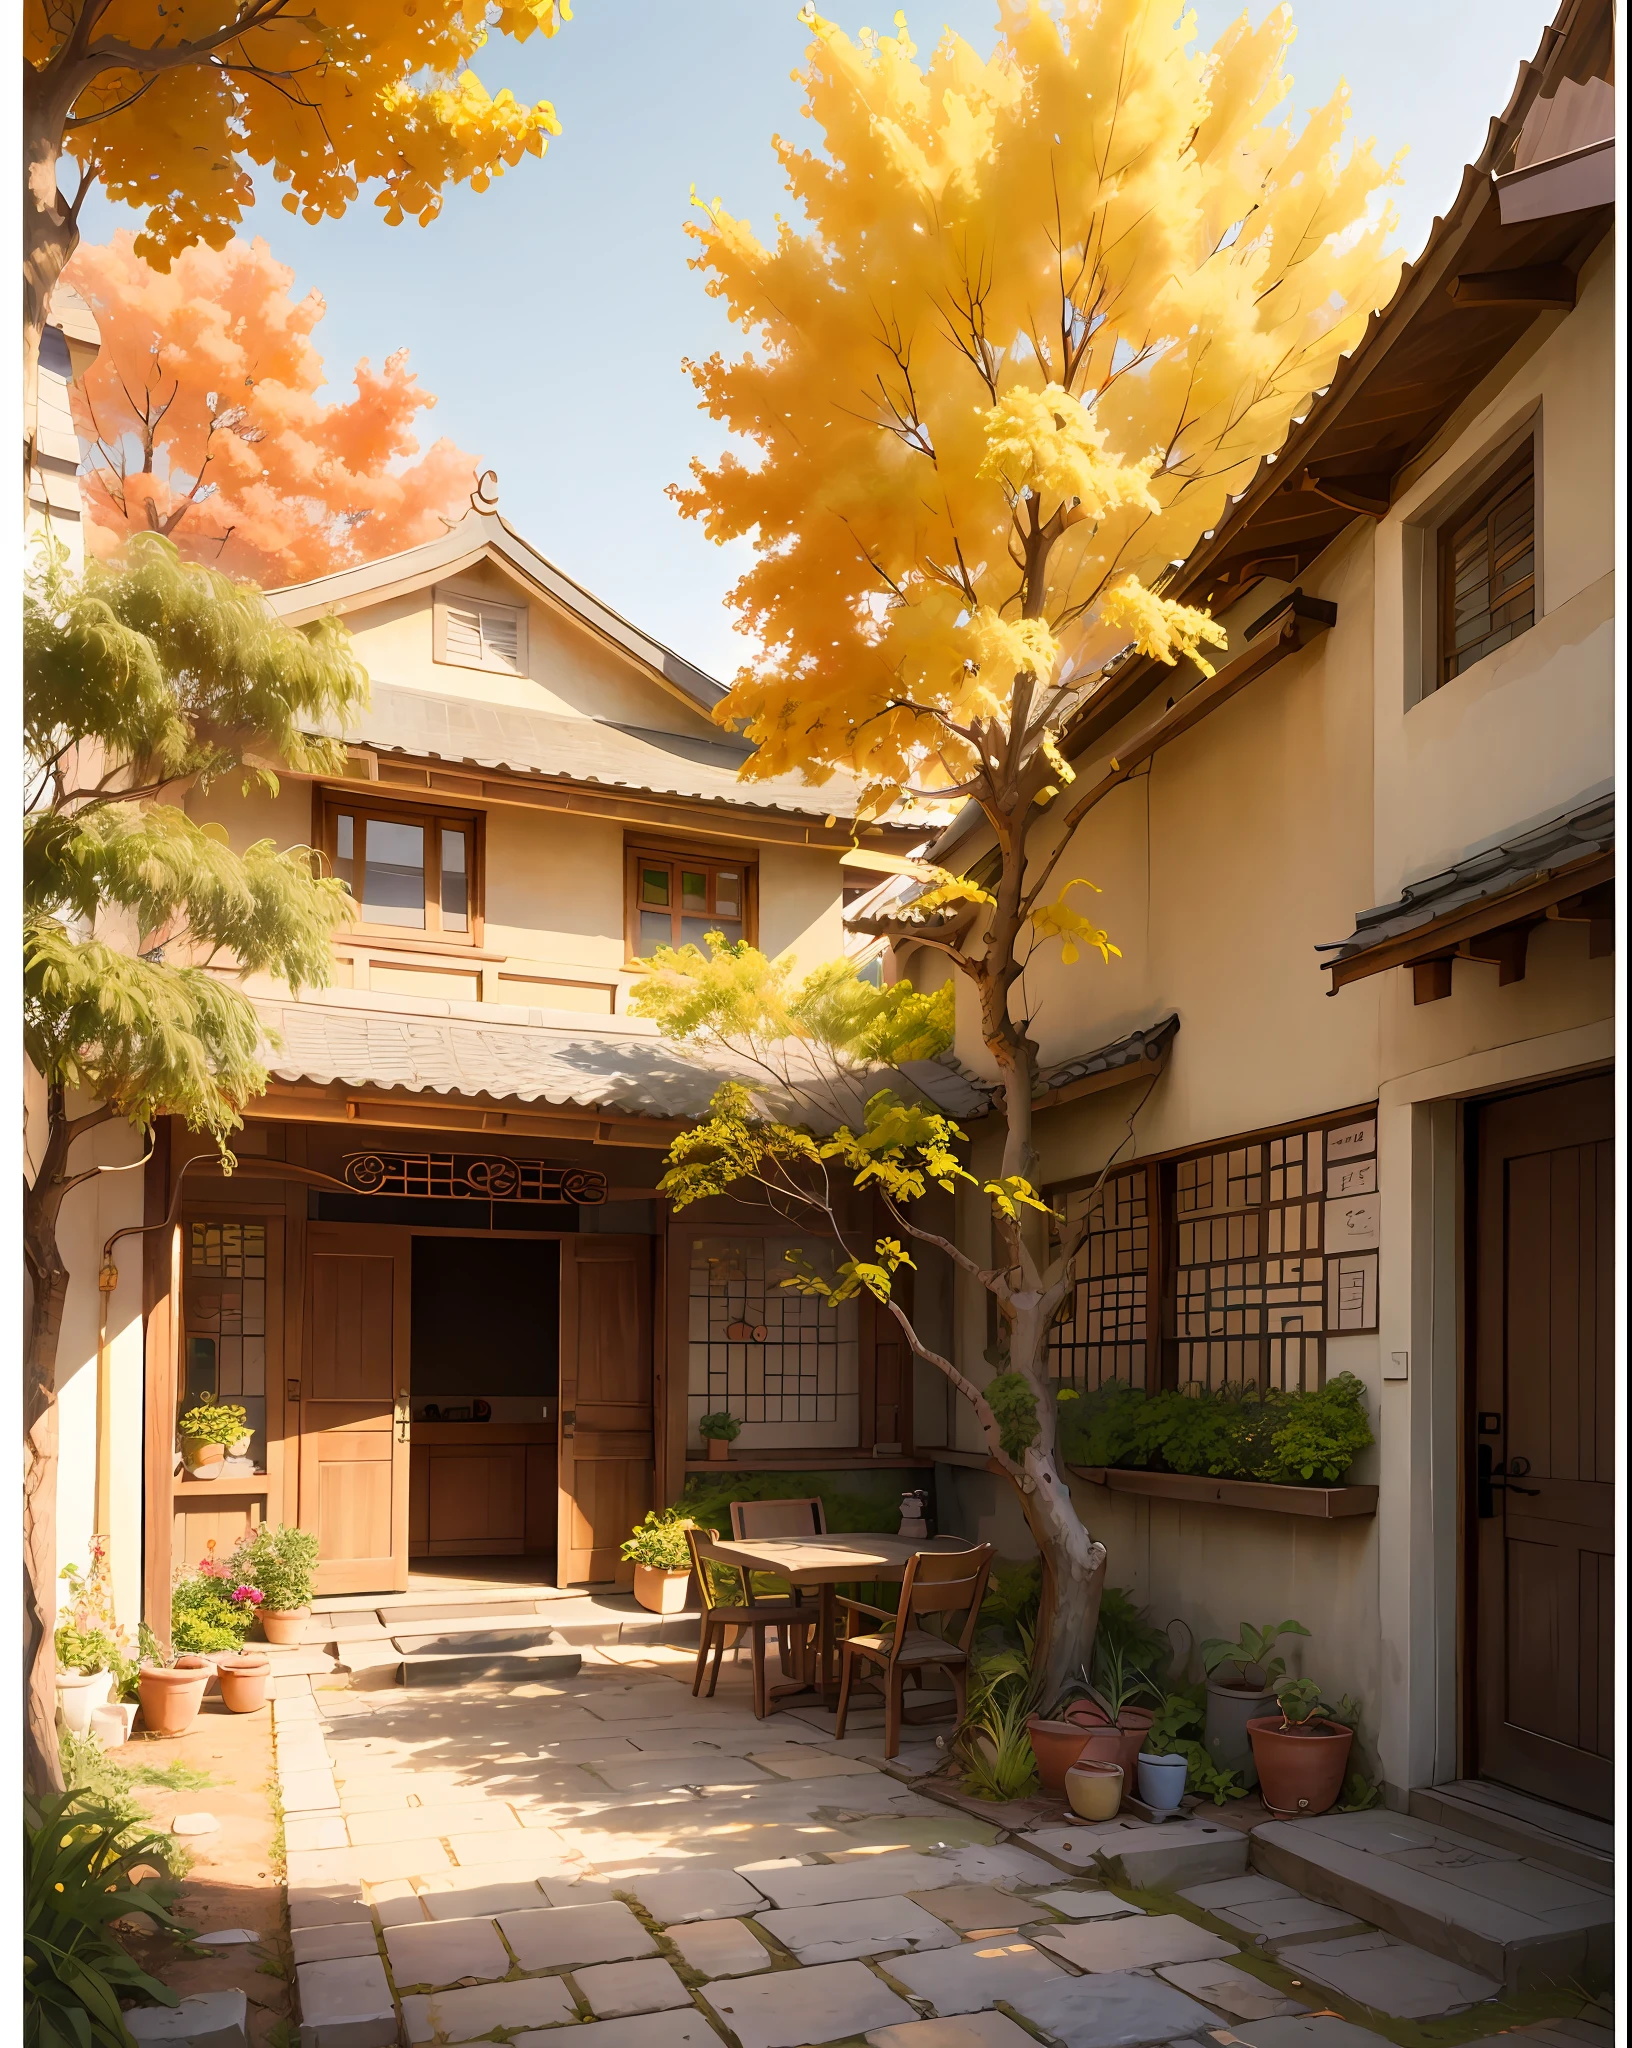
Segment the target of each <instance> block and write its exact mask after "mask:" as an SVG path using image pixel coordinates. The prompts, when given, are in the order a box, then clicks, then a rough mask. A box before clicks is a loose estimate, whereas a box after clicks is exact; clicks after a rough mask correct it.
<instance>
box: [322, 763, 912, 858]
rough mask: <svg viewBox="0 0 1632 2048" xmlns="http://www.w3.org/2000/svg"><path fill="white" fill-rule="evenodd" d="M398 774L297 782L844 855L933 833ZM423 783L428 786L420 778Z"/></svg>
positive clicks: (438, 770)
mask: <svg viewBox="0 0 1632 2048" xmlns="http://www.w3.org/2000/svg"><path fill="white" fill-rule="evenodd" d="M381 765H382V767H384V766H390V767H392V768H395V769H397V770H399V771H402V772H399V773H398V774H394V775H390V776H387V775H383V774H382V775H381V776H380V778H379V780H378V781H368V782H364V781H362V780H361V779H357V780H352V779H351V778H348V777H342V776H328V775H318V776H312V777H309V778H302V777H298V776H297V777H293V778H291V779H294V780H303V779H305V780H311V781H315V782H320V783H322V784H323V785H324V786H325V787H326V788H328V789H332V790H333V791H335V792H336V793H337V794H338V793H342V792H343V793H344V794H346V795H348V796H355V797H356V798H357V800H358V801H365V800H366V799H365V798H363V797H362V796H360V795H359V794H358V793H359V792H360V791H363V790H366V791H368V792H369V793H370V794H372V795H375V796H376V797H377V798H378V797H386V798H391V797H397V796H400V797H404V798H406V799H408V800H409V801H410V802H412V801H414V800H415V799H416V798H423V799H425V800H427V801H430V802H435V801H437V800H438V799H440V800H441V801H443V802H446V801H447V800H448V798H449V797H453V798H459V797H465V798H471V799H475V800H479V801H482V802H485V803H497V804H514V805H516V806H517V807H518V808H520V809H526V810H540V811H553V812H555V813H557V814H560V815H565V816H569V817H590V818H609V819H612V820H614V821H616V822H618V823H621V824H625V825H638V826H643V827H645V828H647V829H649V830H654V831H667V832H704V833H707V834H708V835H709V836H710V837H712V838H715V839H743V840H752V841H759V842H762V843H765V844H772V845H780V846H815V847H830V848H831V849H832V850H833V851H834V852H842V851H843V850H844V849H845V848H846V847H848V846H851V845H853V844H858V843H859V844H860V845H862V846H870V847H876V848H879V849H880V850H891V849H894V848H896V847H899V846H908V845H917V844H919V843H921V842H922V840H923V839H924V838H925V837H926V836H927V835H928V833H929V831H930V827H929V826H927V825H896V824H867V825H861V826H858V827H857V828H856V833H855V837H854V839H852V836H851V830H850V827H849V826H848V825H844V824H838V823H835V824H834V825H833V826H831V827H828V826H825V825H823V824H822V822H821V820H820V819H817V818H812V819H810V820H809V821H808V822H803V821H801V820H800V819H799V818H798V817H797V816H795V815H792V814H790V813H788V812H785V811H772V810H769V809H760V808H755V807H754V806H752V805H748V804H743V805H737V804H724V803H716V802H712V801H710V800H709V799H707V798H696V799H688V798H686V797H680V796H676V797H646V796H639V795H634V794H632V793H631V792H629V791H627V790H623V789H618V788H613V787H609V786H608V785H606V784H604V783H594V784H587V783H571V782H562V781H551V780H549V779H547V778H545V777H537V776H524V775H505V774H502V773H499V772H496V771H495V770H493V769H490V768H468V767H462V766H460V765H458V764H457V763H449V762H442V761H421V760H414V759H411V758H409V757H405V756H402V755H391V756H389V757H387V759H386V760H384V761H382V763H381ZM419 777H423V780H419V779H417V778H419Z"/></svg>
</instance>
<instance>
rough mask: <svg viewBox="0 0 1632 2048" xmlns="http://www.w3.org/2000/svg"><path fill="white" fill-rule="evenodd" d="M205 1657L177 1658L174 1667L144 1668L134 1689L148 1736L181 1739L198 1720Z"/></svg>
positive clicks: (206, 1664) (207, 1671) (208, 1667)
mask: <svg viewBox="0 0 1632 2048" xmlns="http://www.w3.org/2000/svg"><path fill="white" fill-rule="evenodd" d="M210 1676H211V1665H210V1661H209V1659H208V1658H207V1657H178V1658H177V1659H176V1661H175V1663H174V1664H144V1665H143V1666H142V1669H141V1676H140V1677H139V1679H138V1680H137V1685H138V1687H139V1689H140V1691H141V1696H142V1725H143V1726H144V1727H145V1728H146V1729H147V1731H148V1733H149V1734H150V1735H185V1734H186V1733H187V1730H188V1729H189V1728H191V1727H192V1725H193V1723H194V1722H195V1721H196V1720H197V1719H198V1710H199V1708H200V1707H201V1706H202V1705H203V1704H204V1688H205V1687H206V1686H207V1685H208V1684H209V1682H210Z"/></svg>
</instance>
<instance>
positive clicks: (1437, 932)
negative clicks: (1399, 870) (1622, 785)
mask: <svg viewBox="0 0 1632 2048" xmlns="http://www.w3.org/2000/svg"><path fill="white" fill-rule="evenodd" d="M1614 873H1615V856H1614V854H1612V853H1595V854H1589V855H1587V856H1586V857H1585V858H1584V859H1581V860H1578V861H1572V862H1570V864H1569V865H1568V866H1567V867H1562V868H1555V869H1553V870H1551V871H1550V872H1549V873H1547V874H1545V875H1538V876H1537V877H1536V878H1535V880H1534V881H1531V882H1526V883H1524V884H1523V885H1522V886H1521V887H1519V888H1517V889H1510V890H1509V891H1508V892H1507V894H1506V895H1505V896H1493V897H1489V898H1487V899H1485V900H1484V901H1483V902H1480V903H1473V904H1469V905H1468V907H1467V908H1466V909H1464V910H1457V911H1452V912H1451V913H1450V914H1449V915H1448V916H1446V917H1441V918H1436V919H1434V920H1433V922H1432V923H1429V924H1424V925H1419V926H1418V927H1417V929H1416V930H1415V931H1410V932H1402V933H1401V934H1400V935H1399V937H1398V938H1393V939H1384V940H1383V941H1382V942H1381V943H1380V944H1378V945H1375V946H1368V947H1367V948H1366V949H1365V950H1364V951H1363V952H1359V953H1351V954H1350V955H1349V956H1348V958H1347V959H1345V960H1329V961H1327V962H1326V963H1325V967H1326V971H1327V973H1329V974H1330V975H1331V977H1332V993H1333V994H1334V995H1335V994H1336V993H1337V991H1338V990H1339V989H1340V988H1347V987H1348V985H1349V983H1350V982H1352V981H1364V980H1366V979H1367V978H1368V976H1370V975H1373V974H1386V973H1388V971H1389V970H1390V968H1394V967H1412V968H1414V967H1418V966H1425V965H1427V964H1428V963H1430V962H1432V961H1435V960H1445V961H1449V960H1451V959H1453V958H1454V957H1455V956H1456V954H1457V951H1458V949H1459V947H1460V946H1461V945H1462V943H1463V942H1464V941H1465V940H1471V939H1478V938H1482V937H1483V936H1484V935H1485V934H1486V933H1488V932H1494V931H1498V930H1500V929H1501V928H1502V927H1503V926H1504V925H1511V924H1522V923H1530V922H1533V921H1534V920H1535V919H1536V918H1538V917H1545V916H1546V915H1547V914H1548V912H1549V910H1550V909H1551V907H1552V906H1553V905H1554V904H1555V903H1560V902H1563V901H1564V900H1565V899H1566V898H1569V897H1576V896H1580V895H1583V894H1585V893H1586V892H1587V891H1588V890H1590V889H1595V888H1597V887H1598V886H1599V885H1600V884H1601V883H1604V882H1608V881H1610V880H1612V879H1613V877H1614ZM1462 957H1463V958H1464V959H1467V958H1472V957H1475V956H1473V955H1469V954H1464V955H1463V956H1462Z"/></svg>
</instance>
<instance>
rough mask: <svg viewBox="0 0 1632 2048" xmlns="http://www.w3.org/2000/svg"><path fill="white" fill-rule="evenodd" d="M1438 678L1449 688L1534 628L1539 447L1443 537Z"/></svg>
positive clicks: (1529, 445) (1528, 450) (1450, 523)
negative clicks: (1477, 665)
mask: <svg viewBox="0 0 1632 2048" xmlns="http://www.w3.org/2000/svg"><path fill="white" fill-rule="evenodd" d="M1439 548H1440V613H1441V616H1440V673H1439V680H1440V682H1442V683H1448V682H1450V680H1451V679H1452V677H1453V676H1459V675H1461V673H1462V672H1463V670H1464V669H1468V668H1471V667H1472V666H1473V664H1474V663H1475V662H1476V661H1482V660H1483V659H1484V657H1485V656H1486V655H1487V654H1493V653H1494V652H1495V651H1496V649H1497V648H1498V647H1505V646H1506V645H1507V643H1508V642H1509V641H1510V640H1516V639H1517V638H1518V637H1519V635H1520V634H1521V633H1527V632H1529V630H1530V628H1531V627H1532V626H1533V625H1534V624H1535V622H1536V469H1535V443H1534V442H1532V441H1527V442H1526V443H1525V445H1524V447H1523V448H1522V449H1521V450H1520V451H1519V453H1518V454H1517V455H1516V456H1515V457H1514V459H1513V460H1512V461H1511V462H1510V463H1509V464H1508V465H1507V467H1506V468H1505V469H1504V470H1502V472H1501V474H1500V475H1499V476H1497V477H1496V478H1495V479H1494V480H1493V481H1492V482H1490V483H1489V484H1487V485H1485V486H1484V487H1483V488H1482V489H1481V490H1480V491H1479V493H1478V494H1477V496H1476V497H1475V498H1474V500H1473V502H1472V503H1471V504H1468V505H1464V506H1463V507H1462V509H1461V510H1460V511H1459V512H1458V513H1456V514H1455V516H1454V517H1453V518H1451V519H1449V520H1447V521H1446V523H1445V524H1444V526H1442V527H1441V528H1440V532H1439Z"/></svg>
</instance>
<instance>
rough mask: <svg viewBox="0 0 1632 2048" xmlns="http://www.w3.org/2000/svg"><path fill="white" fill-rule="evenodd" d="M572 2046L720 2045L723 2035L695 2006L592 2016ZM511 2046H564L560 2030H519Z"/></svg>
mask: <svg viewBox="0 0 1632 2048" xmlns="http://www.w3.org/2000/svg"><path fill="white" fill-rule="evenodd" d="M571 2041H572V2048H719V2042H720V2037H719V2035H718V2034H716V2033H715V2031H714V2029H713V2028H712V2027H711V2026H710V2025H709V2023H708V2021H707V2020H706V2019H704V2017H703V2015H702V2014H701V2013H700V2012H699V2011H698V2010H697V2008H696V2007H695V2006H694V2005H693V2006H687V2007H686V2008H685V2009H684V2010H682V2011H677V2012H649V2013H641V2014H639V2015H637V2016H636V2017H635V2018H633V2019H626V2020H591V2021H590V2022H589V2023H588V2025H587V2026H581V2027H575V2028H574V2029H573V2032H572V2036H571ZM511 2048H562V2037H561V2036H560V2035H559V2034H517V2035H516V2036H515V2038H514V2040H513V2041H512V2042H511Z"/></svg>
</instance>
